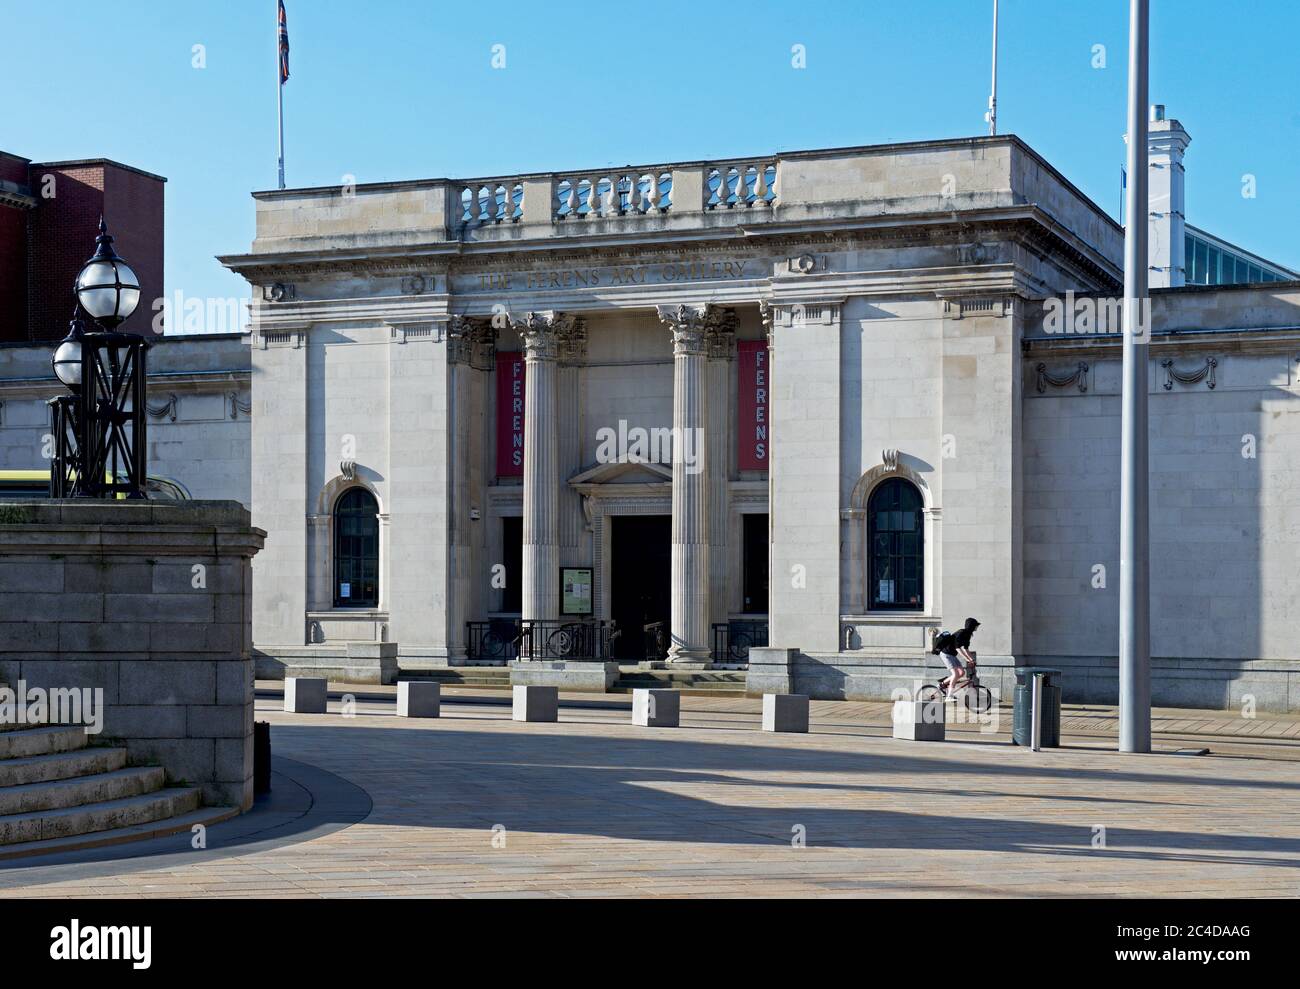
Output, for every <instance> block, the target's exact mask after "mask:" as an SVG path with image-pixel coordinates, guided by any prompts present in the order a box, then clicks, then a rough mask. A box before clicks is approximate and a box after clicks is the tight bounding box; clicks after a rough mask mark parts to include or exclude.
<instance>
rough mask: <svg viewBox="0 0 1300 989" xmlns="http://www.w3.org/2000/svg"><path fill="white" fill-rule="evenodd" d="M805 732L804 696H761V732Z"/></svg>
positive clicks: (805, 697)
mask: <svg viewBox="0 0 1300 989" xmlns="http://www.w3.org/2000/svg"><path fill="white" fill-rule="evenodd" d="M807 730H808V698H807V696H806V695H804V694H764V695H763V731H807Z"/></svg>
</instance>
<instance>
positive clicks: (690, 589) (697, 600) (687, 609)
mask: <svg viewBox="0 0 1300 989" xmlns="http://www.w3.org/2000/svg"><path fill="white" fill-rule="evenodd" d="M660 318H661V319H663V321H664V322H665V323H667V324H668V325H669V326H670V327H671V329H672V333H673V521H672V618H671V622H670V635H669V639H670V645H669V648H668V661H669V662H670V663H707V662H708V661H709V655H710V643H709V529H710V525H709V523H710V518H709V479H708V473H707V467H708V460H709V443H708V396H707V394H706V387H707V382H706V380H705V365H706V360H707V358H706V356H705V339H704V337H705V311H704V309H703V308H702V307H687V306H679V307H678V308H677V309H675V310H660Z"/></svg>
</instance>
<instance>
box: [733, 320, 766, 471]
mask: <svg viewBox="0 0 1300 989" xmlns="http://www.w3.org/2000/svg"><path fill="white" fill-rule="evenodd" d="M736 368H737V374H738V376H739V386H740V387H739V396H740V397H739V404H740V408H739V410H738V414H737V416H736V438H737V441H738V442H739V444H740V449H739V451H738V454H739V457H738V464H739V467H740V469H741V470H767V464H768V460H769V455H770V453H771V450H772V445H771V443H770V442H769V439H768V424H769V423H768V408H769V395H770V393H771V388H770V387H769V380H770V373H769V371H770V368H769V366H768V352H767V344H766V343H765V342H764V341H762V340H741V341H739V342H738V343H737V344H736Z"/></svg>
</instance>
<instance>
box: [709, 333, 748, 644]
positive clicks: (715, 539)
mask: <svg viewBox="0 0 1300 989" xmlns="http://www.w3.org/2000/svg"><path fill="white" fill-rule="evenodd" d="M710 315H711V317H712V318H711V319H710V320H709V325H708V328H707V330H706V331H705V344H706V346H707V348H708V364H706V365H705V371H706V374H707V375H708V378H707V380H708V384H707V392H708V401H709V408H708V428H709V438H708V446H709V455H708V465H709V469H708V472H707V473H706V475H705V476H706V477H707V478H708V489H709V547H710V548H709V570H710V577H709V644H710V649H711V648H712V643H713V625H714V624H715V623H721V622H726V621H727V619H728V616H729V615H730V613H731V602H730V599H729V595H728V593H727V591H728V588H729V587H730V586H733V585H734V586H735V587H736V590H737V593H739V584H740V582H739V581H734V582H732V581H729V580H728V571H729V569H730V568H729V564H730V555H731V549H732V547H731V545H730V539H729V538H728V536H729V533H728V531H727V530H728V521H729V511H730V490H729V482H730V480H731V467H732V455H733V452H734V451H735V449H736V440H735V429H734V428H733V417H734V416H735V395H734V393H733V391H732V385H733V384H734V382H735V377H736V368H735V365H736V311H735V310H734V309H722V310H720V311H718V312H717V313H716V315H713V314H710Z"/></svg>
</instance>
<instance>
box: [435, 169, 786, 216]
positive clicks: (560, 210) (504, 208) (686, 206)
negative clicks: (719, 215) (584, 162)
mask: <svg viewBox="0 0 1300 989" xmlns="http://www.w3.org/2000/svg"><path fill="white" fill-rule="evenodd" d="M778 175H779V170H778V163H777V162H776V161H775V160H771V159H769V160H766V161H764V160H758V161H748V160H737V161H726V162H716V163H701V164H694V165H690V166H685V167H683V166H674V165H648V166H641V167H628V168H616V169H597V170H593V171H590V172H564V173H560V174H554V175H537V176H527V177H525V178H493V179H464V180H456V181H453V182H452V183H451V190H452V196H451V203H450V209H449V210H448V218H449V220H450V221H451V224H452V226H453V227H455V226H456V225H457V224H459V225H460V227H461V228H462V229H463V230H473V229H476V228H479V227H484V226H490V225H499V224H510V223H520V222H525V223H527V222H538V221H539V220H543V222H546V220H549V222H552V223H562V222H565V221H570V222H572V221H582V222H587V221H593V220H606V219H611V218H614V217H639V216H650V217H654V216H657V215H662V214H665V213H669V212H672V211H673V210H674V209H676V211H677V212H685V211H692V212H707V211H710V210H728V209H739V210H746V209H766V208H768V207H771V206H774V205H776V201H777V178H778ZM674 190H680V192H679V194H678V195H677V196H676V197H674ZM457 206H459V211H457Z"/></svg>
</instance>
